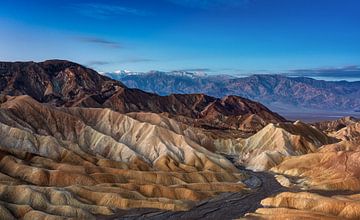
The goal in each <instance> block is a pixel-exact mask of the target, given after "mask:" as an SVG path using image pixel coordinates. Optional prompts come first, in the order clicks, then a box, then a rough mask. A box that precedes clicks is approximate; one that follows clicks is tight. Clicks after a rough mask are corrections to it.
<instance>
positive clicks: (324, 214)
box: [245, 192, 360, 220]
mask: <svg viewBox="0 0 360 220" xmlns="http://www.w3.org/2000/svg"><path fill="white" fill-rule="evenodd" d="M261 204H262V205H263V206H264V207H266V208H260V209H257V210H256V212H255V213H252V214H247V215H246V216H245V218H246V219H314V220H315V219H359V218H360V212H359V210H360V194H354V195H349V196H331V197H325V196H320V195H317V194H314V193H306V192H302V193H290V192H285V193H281V194H279V195H276V196H274V197H269V198H266V199H264V200H262V201H261Z"/></svg>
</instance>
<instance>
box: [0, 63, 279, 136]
mask: <svg viewBox="0 0 360 220" xmlns="http://www.w3.org/2000/svg"><path fill="white" fill-rule="evenodd" d="M0 64H1V66H2V69H1V70H0V76H1V79H0V80H1V81H0V91H1V94H4V95H11V96H15V95H29V96H31V97H33V98H34V99H35V100H37V101H39V102H42V103H49V104H52V105H55V106H65V107H95V108H110V109H112V110H114V111H118V112H120V113H127V112H141V111H145V112H153V113H164V114H167V116H168V117H172V118H174V119H176V120H178V121H181V122H183V123H186V124H188V125H191V126H197V127H204V128H213V129H218V130H219V129H220V130H224V129H230V130H236V131H244V132H250V133H253V132H256V131H258V130H259V129H261V128H262V127H264V126H265V125H266V124H267V123H270V122H273V123H277V122H282V121H285V119H284V118H282V117H281V116H280V115H278V114H276V113H273V112H271V111H270V110H269V109H267V108H266V107H265V106H263V105H261V104H260V103H257V102H253V101H251V100H248V99H245V98H241V97H237V96H227V97H224V98H222V99H219V98H214V97H210V96H207V95H203V94H190V95H180V94H179V95H169V96H159V95H156V94H153V93H147V92H143V91H141V90H138V89H129V88H127V87H126V86H124V85H123V84H122V83H120V82H118V81H115V80H112V79H110V78H107V77H105V76H102V75H100V74H98V73H97V72H95V71H94V70H91V69H88V68H86V67H83V66H81V65H79V64H76V63H72V62H69V61H61V60H50V61H45V62H40V63H35V62H15V63H10V62H1V63H0Z"/></svg>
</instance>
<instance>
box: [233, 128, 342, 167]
mask: <svg viewBox="0 0 360 220" xmlns="http://www.w3.org/2000/svg"><path fill="white" fill-rule="evenodd" d="M334 142H336V139H334V138H330V137H328V136H327V135H325V134H324V133H322V132H321V131H319V130H317V129H316V128H314V127H312V126H310V125H307V124H305V123H302V122H300V121H297V122H295V123H279V124H269V125H267V126H266V127H264V128H263V129H262V130H260V131H259V132H257V133H256V134H255V135H253V136H251V137H249V138H247V139H239V140H238V141H231V143H228V145H227V146H229V147H230V148H231V149H227V151H228V152H230V153H232V154H235V155H238V156H239V163H241V164H243V165H245V166H246V167H247V168H250V169H252V170H267V169H270V168H271V167H273V166H275V165H277V164H279V163H281V161H282V160H283V159H284V158H285V157H288V156H294V155H303V154H307V153H311V152H315V151H316V150H317V149H318V148H319V147H321V146H322V145H324V144H329V143H334Z"/></svg>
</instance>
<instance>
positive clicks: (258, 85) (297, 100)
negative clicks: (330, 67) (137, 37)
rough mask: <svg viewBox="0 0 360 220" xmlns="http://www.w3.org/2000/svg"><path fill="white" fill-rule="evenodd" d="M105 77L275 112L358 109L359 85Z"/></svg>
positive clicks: (158, 75) (259, 78)
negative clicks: (234, 98) (247, 102)
mask: <svg viewBox="0 0 360 220" xmlns="http://www.w3.org/2000/svg"><path fill="white" fill-rule="evenodd" d="M105 75H107V76H109V77H111V78H113V79H116V80H119V81H121V82H122V83H124V84H125V85H127V86H128V87H130V88H139V89H142V90H144V91H148V92H155V93H158V94H160V95H169V94H173V93H176V94H187V93H205V94H207V95H210V96H214V97H223V96H226V95H238V96H242V97H246V98H249V99H252V100H255V101H258V102H261V103H263V104H265V105H267V106H268V107H269V108H270V109H272V110H275V111H279V112H289V111H296V112H299V111H346V112H350V113H351V112H356V111H359V110H360V82H359V81H358V82H347V81H324V80H315V79H312V78H307V77H287V76H285V75H270V74H269V75H268V74H263V75H252V76H248V77H234V76H229V75H206V74H199V73H191V72H181V71H175V72H160V71H152V72H148V73H132V72H129V71H127V72H118V73H105Z"/></svg>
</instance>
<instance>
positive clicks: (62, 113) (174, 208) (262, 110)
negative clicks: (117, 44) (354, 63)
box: [0, 60, 360, 219]
mask: <svg viewBox="0 0 360 220" xmlns="http://www.w3.org/2000/svg"><path fill="white" fill-rule="evenodd" d="M0 66H1V69H0V91H1V95H0V129H1V132H0V219H64V218H70V219H71V218H72V219H220V218H222V219H241V218H245V219H359V218H360V161H359V158H360V148H359V146H360V121H359V119H357V118H353V117H344V118H341V119H337V120H332V121H322V122H317V123H312V124H308V123H304V122H301V121H289V120H287V119H286V118H284V117H282V116H281V115H279V114H277V113H275V112H273V111H271V110H269V109H268V108H267V107H265V106H264V105H263V104H261V103H258V102H255V101H252V100H249V99H246V98H242V97H239V96H233V95H228V96H224V97H222V98H215V97H211V96H208V95H204V94H172V95H168V96H160V95H157V94H154V93H148V92H144V91H141V90H139V89H130V88H128V87H126V86H125V85H124V84H122V83H121V82H118V81H116V80H113V79H110V78H108V77H106V76H103V75H101V74H98V73H97V72H96V71H94V70H91V69H89V68H86V67H84V66H82V65H79V64H76V63H73V62H69V61H62V60H50V61H45V62H40V63H36V62H13V63H12V62H1V64H0ZM350 104H351V103H350ZM350 104H349V105H350ZM355 104H356V103H355ZM344 105H345V104H344Z"/></svg>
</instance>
